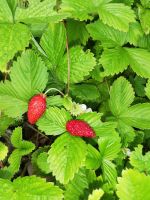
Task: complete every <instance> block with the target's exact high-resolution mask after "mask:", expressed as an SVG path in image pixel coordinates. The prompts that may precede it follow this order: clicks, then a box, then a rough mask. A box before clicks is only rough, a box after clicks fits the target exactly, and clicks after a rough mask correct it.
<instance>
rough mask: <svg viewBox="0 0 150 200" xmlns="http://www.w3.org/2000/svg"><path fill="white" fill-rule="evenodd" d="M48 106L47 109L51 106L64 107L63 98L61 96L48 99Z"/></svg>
mask: <svg viewBox="0 0 150 200" xmlns="http://www.w3.org/2000/svg"><path fill="white" fill-rule="evenodd" d="M46 104H47V107H50V106H57V107H59V106H60V107H61V106H62V105H63V98H62V97H61V96H60V95H56V96H49V97H47V98H46Z"/></svg>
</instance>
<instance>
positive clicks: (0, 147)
mask: <svg viewBox="0 0 150 200" xmlns="http://www.w3.org/2000/svg"><path fill="white" fill-rule="evenodd" d="M7 153H8V147H7V146H6V145H5V144H4V143H2V142H0V160H4V159H5V157H6V156H7Z"/></svg>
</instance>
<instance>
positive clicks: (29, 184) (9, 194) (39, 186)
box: [0, 176, 63, 200]
mask: <svg viewBox="0 0 150 200" xmlns="http://www.w3.org/2000/svg"><path fill="white" fill-rule="evenodd" d="M0 184H1V185H2V187H1V188H0V193H1V196H0V199H1V200H8V199H12V200H19V199H22V200H27V199H28V200H37V198H38V199H47V200H62V199H63V194H62V190H61V189H60V188H59V187H57V186H54V185H53V183H51V182H48V183H47V182H46V180H45V179H42V178H39V177H36V176H29V177H19V178H17V179H15V180H14V181H13V182H10V181H8V180H4V179H0Z"/></svg>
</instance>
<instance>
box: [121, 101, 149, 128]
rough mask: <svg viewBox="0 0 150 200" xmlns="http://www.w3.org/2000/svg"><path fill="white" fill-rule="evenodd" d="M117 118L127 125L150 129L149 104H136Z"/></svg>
mask: <svg viewBox="0 0 150 200" xmlns="http://www.w3.org/2000/svg"><path fill="white" fill-rule="evenodd" d="M119 118H120V119H121V120H122V121H123V122H124V123H125V124H127V125H130V126H133V127H135V128H140V129H150V104H149V103H143V104H136V105H134V106H131V107H130V108H128V109H127V110H126V111H124V112H123V113H122V114H121V115H120V116H119Z"/></svg>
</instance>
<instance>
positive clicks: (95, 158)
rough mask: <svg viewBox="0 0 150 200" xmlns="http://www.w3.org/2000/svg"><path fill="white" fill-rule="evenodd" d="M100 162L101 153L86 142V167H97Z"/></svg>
mask: <svg viewBox="0 0 150 200" xmlns="http://www.w3.org/2000/svg"><path fill="white" fill-rule="evenodd" d="M100 164H101V155H100V152H99V151H97V149H96V148H94V147H93V146H92V145H90V144H88V149H87V156H86V161H85V165H86V168H87V169H94V170H96V169H98V168H99V167H100Z"/></svg>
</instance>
